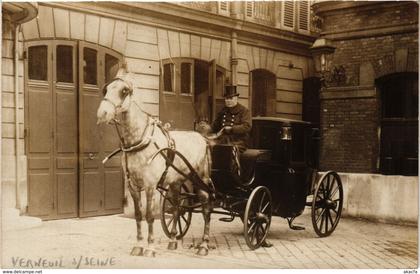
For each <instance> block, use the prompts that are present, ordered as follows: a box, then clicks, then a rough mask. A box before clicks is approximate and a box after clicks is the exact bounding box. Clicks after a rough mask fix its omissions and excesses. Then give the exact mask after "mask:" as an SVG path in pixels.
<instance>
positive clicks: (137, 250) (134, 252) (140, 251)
mask: <svg viewBox="0 0 420 274" xmlns="http://www.w3.org/2000/svg"><path fill="white" fill-rule="evenodd" d="M130 255H131V256H143V247H139V246H135V247H133V249H132V250H131V253H130Z"/></svg>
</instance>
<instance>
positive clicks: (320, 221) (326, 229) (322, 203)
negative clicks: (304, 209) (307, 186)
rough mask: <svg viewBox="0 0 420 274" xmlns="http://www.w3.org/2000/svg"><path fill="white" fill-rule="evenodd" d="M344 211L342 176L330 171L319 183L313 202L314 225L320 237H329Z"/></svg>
mask: <svg viewBox="0 0 420 274" xmlns="http://www.w3.org/2000/svg"><path fill="white" fill-rule="evenodd" d="M342 209H343V184H342V183H341V179H340V176H338V174H337V173H336V172H334V171H328V172H327V173H325V174H324V175H323V176H322V177H321V179H319V181H318V185H317V186H316V189H315V193H314V195H313V200H312V225H313V227H314V229H315V232H316V234H318V236H319V237H327V236H329V235H330V234H331V233H333V231H334V230H335V228H336V227H337V224H338V222H339V221H340V217H341V210H342Z"/></svg>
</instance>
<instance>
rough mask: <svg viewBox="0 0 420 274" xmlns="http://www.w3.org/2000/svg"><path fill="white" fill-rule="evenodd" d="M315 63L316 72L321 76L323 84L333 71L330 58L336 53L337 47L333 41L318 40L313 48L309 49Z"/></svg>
mask: <svg viewBox="0 0 420 274" xmlns="http://www.w3.org/2000/svg"><path fill="white" fill-rule="evenodd" d="M309 50H310V51H311V54H312V57H313V58H314V62H315V70H316V72H317V73H319V74H320V75H321V82H322V80H325V78H326V74H328V73H329V71H330V70H331V61H330V58H329V56H330V55H331V54H333V53H334V51H335V47H334V46H333V45H332V44H331V41H330V40H328V39H325V38H319V39H317V40H316V41H315V42H314V44H313V45H312V47H310V48H309Z"/></svg>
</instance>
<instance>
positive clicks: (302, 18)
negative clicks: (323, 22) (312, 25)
mask: <svg viewBox="0 0 420 274" xmlns="http://www.w3.org/2000/svg"><path fill="white" fill-rule="evenodd" d="M309 11H310V7H309V1H300V2H299V30H304V31H308V30H309Z"/></svg>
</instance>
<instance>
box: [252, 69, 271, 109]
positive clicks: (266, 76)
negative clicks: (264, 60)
mask: <svg viewBox="0 0 420 274" xmlns="http://www.w3.org/2000/svg"><path fill="white" fill-rule="evenodd" d="M251 88H252V91H251V93H252V116H275V115H276V75H275V74H274V73H271V72H269V71H268V70H265V69H256V70H253V71H251Z"/></svg>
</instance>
